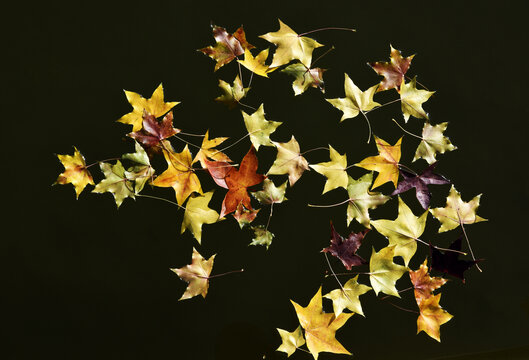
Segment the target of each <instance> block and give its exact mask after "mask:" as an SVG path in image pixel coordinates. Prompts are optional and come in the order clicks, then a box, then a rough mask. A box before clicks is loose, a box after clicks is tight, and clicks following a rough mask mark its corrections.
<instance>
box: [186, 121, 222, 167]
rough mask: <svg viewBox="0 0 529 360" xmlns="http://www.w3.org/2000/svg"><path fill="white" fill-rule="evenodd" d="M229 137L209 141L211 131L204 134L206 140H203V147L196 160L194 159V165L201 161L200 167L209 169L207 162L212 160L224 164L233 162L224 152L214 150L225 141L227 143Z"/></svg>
mask: <svg viewBox="0 0 529 360" xmlns="http://www.w3.org/2000/svg"><path fill="white" fill-rule="evenodd" d="M227 139H228V138H227V137H218V138H215V139H211V140H210V139H209V130H208V131H206V133H205V134H204V139H203V140H202V145H201V146H200V150H199V151H198V153H197V154H196V155H195V159H193V163H195V162H197V161H200V165H202V168H204V169H205V168H207V163H206V162H205V160H207V159H212V160H215V161H223V162H231V159H230V158H229V157H228V155H226V154H224V153H223V152H221V151H219V150H216V149H214V148H215V147H216V146H218V145H220V144H222V143H223V142H224V141H226V140H227Z"/></svg>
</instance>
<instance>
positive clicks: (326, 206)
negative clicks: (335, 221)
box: [307, 199, 351, 208]
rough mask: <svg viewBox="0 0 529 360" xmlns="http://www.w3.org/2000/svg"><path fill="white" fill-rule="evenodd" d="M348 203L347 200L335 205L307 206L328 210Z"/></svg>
mask: <svg viewBox="0 0 529 360" xmlns="http://www.w3.org/2000/svg"><path fill="white" fill-rule="evenodd" d="M349 201H351V199H347V200H344V201H342V202H339V203H336V204H330V205H314V204H307V206H308V207H315V208H330V207H335V206H340V205H343V204H345V203H348V202H349Z"/></svg>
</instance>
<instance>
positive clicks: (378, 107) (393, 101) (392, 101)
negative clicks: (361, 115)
mask: <svg viewBox="0 0 529 360" xmlns="http://www.w3.org/2000/svg"><path fill="white" fill-rule="evenodd" d="M397 101H400V99H395V100H391V101H390V102H387V103H385V104H382V105H380V106H377V107H375V108H373V109H371V110H367V111H366V112H365V113H366V114H367V113H369V112H371V111H373V110H378V109H380V108H382V107H384V106H386V105H389V104H393V103H396V102H397Z"/></svg>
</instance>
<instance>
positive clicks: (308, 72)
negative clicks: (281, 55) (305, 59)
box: [281, 63, 325, 96]
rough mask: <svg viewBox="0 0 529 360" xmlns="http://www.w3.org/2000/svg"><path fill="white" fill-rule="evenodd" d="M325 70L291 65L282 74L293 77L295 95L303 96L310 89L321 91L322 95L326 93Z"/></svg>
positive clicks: (298, 64)
mask: <svg viewBox="0 0 529 360" xmlns="http://www.w3.org/2000/svg"><path fill="white" fill-rule="evenodd" d="M324 71H325V70H323V69H320V68H313V69H309V68H308V67H306V66H305V65H303V64H301V63H295V64H290V65H288V66H287V67H286V68H284V69H283V70H281V72H284V73H285V74H288V75H291V76H293V77H294V78H295V79H294V82H293V83H292V89H293V90H294V95H296V96H297V95H300V94H303V93H304V92H305V91H306V90H307V89H308V88H309V87H313V88H317V89H320V90H321V92H322V93H325V89H324V87H323V72H324Z"/></svg>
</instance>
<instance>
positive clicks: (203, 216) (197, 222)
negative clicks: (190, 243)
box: [181, 191, 219, 244]
mask: <svg viewBox="0 0 529 360" xmlns="http://www.w3.org/2000/svg"><path fill="white" fill-rule="evenodd" d="M211 196H213V191H210V192H207V193H205V194H204V195H202V196H200V195H198V196H192V197H190V198H189V200H187V204H186V211H185V213H184V220H183V221H182V230H181V233H182V234H183V233H184V232H185V231H186V229H189V230H190V231H191V233H192V234H193V236H194V237H195V239H197V241H198V243H199V244H200V243H201V239H202V225H204V224H213V223H216V222H217V221H218V220H219V213H218V212H216V211H215V210H213V209H210V208H209V207H208V204H209V202H210V201H211Z"/></svg>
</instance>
